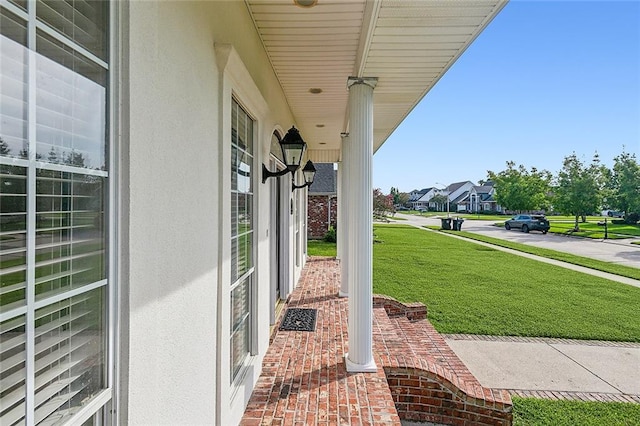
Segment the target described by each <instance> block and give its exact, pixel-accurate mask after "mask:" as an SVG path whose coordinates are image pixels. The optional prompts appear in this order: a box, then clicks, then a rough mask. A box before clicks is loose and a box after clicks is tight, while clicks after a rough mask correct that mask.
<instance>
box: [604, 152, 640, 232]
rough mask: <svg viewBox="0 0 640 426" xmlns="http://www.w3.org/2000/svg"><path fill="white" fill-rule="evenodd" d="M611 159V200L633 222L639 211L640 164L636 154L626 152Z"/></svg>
mask: <svg viewBox="0 0 640 426" xmlns="http://www.w3.org/2000/svg"><path fill="white" fill-rule="evenodd" d="M613 160H614V163H613V171H612V173H611V192H612V194H611V202H612V204H613V205H614V206H615V208H616V209H617V210H620V211H623V212H625V218H627V221H628V222H632V223H635V222H637V216H638V213H640V165H639V164H638V161H637V160H636V156H635V155H634V154H630V153H628V152H622V154H620V155H618V156H617V157H615V158H614V159H613ZM634 213H635V215H634ZM632 218H634V219H636V220H631V219H632Z"/></svg>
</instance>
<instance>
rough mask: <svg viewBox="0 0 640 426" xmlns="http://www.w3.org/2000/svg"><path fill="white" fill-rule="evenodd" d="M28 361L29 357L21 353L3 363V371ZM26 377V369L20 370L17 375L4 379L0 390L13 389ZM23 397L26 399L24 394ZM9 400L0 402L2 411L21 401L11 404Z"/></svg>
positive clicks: (5, 399)
mask: <svg viewBox="0 0 640 426" xmlns="http://www.w3.org/2000/svg"><path fill="white" fill-rule="evenodd" d="M26 360H27V355H26V354H25V353H24V352H20V353H18V354H16V355H14V356H12V357H11V358H8V359H7V360H6V361H2V369H3V370H9V369H11V368H13V367H15V366H17V365H20V363H22V362H25V361H26ZM24 375H25V373H24V369H20V370H18V371H16V372H15V373H13V374H10V375H8V376H7V377H5V378H4V379H2V381H0V388H1V389H9V388H12V387H13V386H15V385H17V384H18V383H20V382H22V381H24ZM22 392H24V388H23V389H22ZM22 397H24V394H23V395H22ZM7 398H8V397H5V398H2V399H1V400H0V407H1V408H0V411H3V410H4V408H5V407H11V406H12V405H13V404H15V403H16V402H18V401H19V400H18V401H15V402H14V403H10V401H9V400H8V399H7Z"/></svg>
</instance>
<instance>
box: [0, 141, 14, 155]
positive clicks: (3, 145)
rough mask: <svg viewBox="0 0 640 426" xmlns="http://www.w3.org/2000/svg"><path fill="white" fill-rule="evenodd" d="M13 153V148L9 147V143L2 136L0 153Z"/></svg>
mask: <svg viewBox="0 0 640 426" xmlns="http://www.w3.org/2000/svg"><path fill="white" fill-rule="evenodd" d="M9 154H11V148H9V144H8V143H6V142H5V141H4V139H2V138H0V155H9Z"/></svg>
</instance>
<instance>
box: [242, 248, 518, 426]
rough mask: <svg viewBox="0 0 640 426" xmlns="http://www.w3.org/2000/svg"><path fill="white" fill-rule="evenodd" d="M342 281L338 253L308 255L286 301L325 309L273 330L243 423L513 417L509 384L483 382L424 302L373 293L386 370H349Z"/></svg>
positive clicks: (506, 420)
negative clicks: (301, 325)
mask: <svg viewBox="0 0 640 426" xmlns="http://www.w3.org/2000/svg"><path fill="white" fill-rule="evenodd" d="M339 287H340V276H339V267H338V262H337V261H336V260H335V259H333V258H320V257H311V258H310V259H309V260H308V261H307V264H306V266H305V268H304V269H303V272H302V277H301V279H300V282H299V284H298V286H297V287H296V289H295V290H294V292H293V293H292V294H291V296H290V297H289V300H288V304H287V306H286V307H285V309H286V308H292V307H298V308H315V309H317V320H316V328H315V331H314V332H305V331H280V330H276V331H275V332H274V335H273V336H272V342H271V345H270V347H269V349H268V351H267V354H266V355H265V358H264V361H263V370H262V374H261V376H260V378H259V380H258V383H257V384H256V387H255V389H254V391H253V394H252V396H251V399H250V401H249V404H248V406H247V408H246V410H245V413H244V417H243V418H242V422H241V425H244V426H250V425H305V426H307V425H381V424H382V425H399V424H400V420H401V419H406V420H414V421H421V422H427V421H429V422H434V423H446V424H456V425H472V424H474V425H475V424H488V425H509V424H511V399H510V397H509V395H508V393H507V392H506V391H492V390H491V389H487V388H483V387H482V386H480V384H479V383H478V382H477V380H476V379H475V378H474V377H473V376H472V375H471V373H470V372H469V371H468V370H467V368H466V367H465V366H464V364H462V362H460V360H459V359H458V358H457V356H456V355H455V353H454V352H453V351H452V350H451V349H450V348H449V347H448V346H447V344H446V342H445V341H444V339H443V338H442V337H441V336H440V335H439V334H438V333H437V332H436V331H435V329H433V327H432V326H431V324H430V323H429V322H428V321H427V320H426V309H425V308H424V306H423V305H421V304H414V305H411V306H406V305H404V304H401V303H399V302H397V301H395V300H393V299H390V298H386V297H374V328H373V330H374V331H373V333H374V358H375V361H376V365H377V366H378V371H377V372H375V373H348V372H347V371H346V369H345V362H344V354H345V353H347V352H348V350H349V348H348V339H347V337H348V336H347V319H348V313H347V308H348V300H347V299H345V298H339V297H337V293H338V289H339ZM283 312H284V310H283ZM278 323H279V320H278Z"/></svg>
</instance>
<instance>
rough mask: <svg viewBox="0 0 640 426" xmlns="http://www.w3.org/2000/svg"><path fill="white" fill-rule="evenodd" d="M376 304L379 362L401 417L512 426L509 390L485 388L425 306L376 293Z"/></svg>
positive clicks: (445, 422) (426, 420)
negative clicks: (460, 357)
mask: <svg viewBox="0 0 640 426" xmlns="http://www.w3.org/2000/svg"><path fill="white" fill-rule="evenodd" d="M373 304H374V314H375V317H376V323H377V328H376V330H378V333H379V334H378V336H376V337H377V340H378V342H376V347H377V348H378V359H379V360H380V364H381V367H382V368H383V369H384V372H385V374H386V377H387V384H388V385H389V388H390V389H391V393H392V396H393V399H394V403H395V405H396V409H397V411H398V415H399V416H400V418H401V419H404V420H411V421H418V422H433V423H444V424H456V425H511V423H512V416H513V414H512V404H511V396H510V394H509V392H507V391H506V390H501V389H490V388H486V387H483V386H482V385H481V384H480V383H479V382H478V381H477V379H475V377H474V376H473V375H472V374H471V372H470V371H469V370H468V369H467V368H466V366H465V365H464V364H463V363H462V361H460V359H459V358H458V357H457V355H456V354H455V352H453V351H452V350H451V349H450V348H449V346H448V345H447V343H446V342H445V340H444V339H443V338H442V336H441V335H440V334H439V333H438V332H437V331H436V330H435V329H434V328H433V326H432V325H431V323H429V321H428V320H427V319H426V312H427V310H426V307H425V306H424V305H423V304H422V303H412V304H404V303H402V302H399V301H397V300H396V299H394V298H392V297H389V296H383V295H374V297H373ZM375 308H377V309H375ZM383 309H384V311H383Z"/></svg>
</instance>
